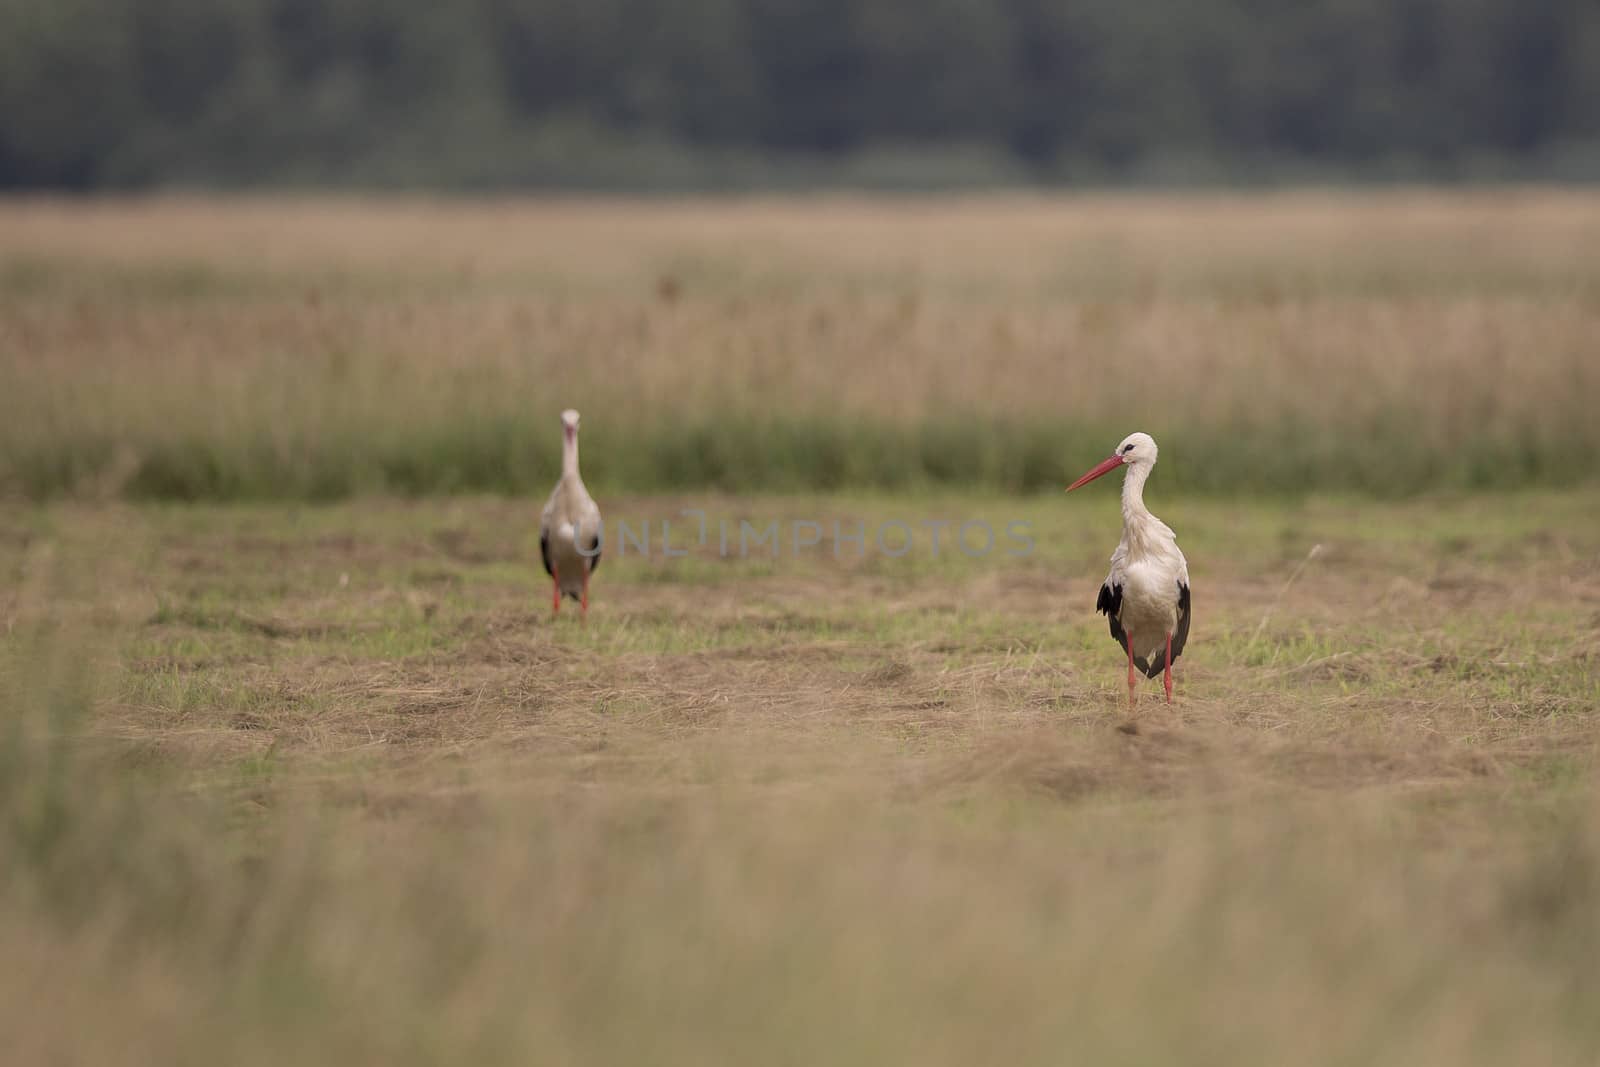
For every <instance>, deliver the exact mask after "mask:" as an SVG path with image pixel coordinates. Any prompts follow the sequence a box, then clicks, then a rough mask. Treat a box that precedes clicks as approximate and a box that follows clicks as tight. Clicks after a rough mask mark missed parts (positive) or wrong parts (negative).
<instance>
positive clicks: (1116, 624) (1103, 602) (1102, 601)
mask: <svg viewBox="0 0 1600 1067" xmlns="http://www.w3.org/2000/svg"><path fill="white" fill-rule="evenodd" d="M1094 610H1096V611H1098V612H1100V613H1101V614H1102V615H1104V616H1105V617H1106V621H1107V622H1109V623H1110V624H1111V636H1112V637H1113V638H1115V639H1116V642H1117V644H1119V645H1121V646H1122V651H1124V652H1126V651H1128V635H1127V634H1125V633H1123V632H1122V619H1121V618H1120V616H1121V615H1122V586H1120V585H1112V584H1111V583H1110V582H1107V583H1106V584H1105V585H1102V586H1101V587H1100V598H1099V599H1098V600H1096V601H1095V602H1094Z"/></svg>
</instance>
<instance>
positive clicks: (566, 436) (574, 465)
mask: <svg viewBox="0 0 1600 1067" xmlns="http://www.w3.org/2000/svg"><path fill="white" fill-rule="evenodd" d="M561 477H562V478H563V479H567V478H577V477H579V475H578V431H577V430H574V429H573V428H572V427H570V426H567V427H563V432H562V438H561Z"/></svg>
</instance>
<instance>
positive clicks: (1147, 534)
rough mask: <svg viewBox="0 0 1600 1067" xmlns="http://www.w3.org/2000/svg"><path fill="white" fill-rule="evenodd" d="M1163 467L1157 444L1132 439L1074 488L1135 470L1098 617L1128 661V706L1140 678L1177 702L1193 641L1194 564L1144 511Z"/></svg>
mask: <svg viewBox="0 0 1600 1067" xmlns="http://www.w3.org/2000/svg"><path fill="white" fill-rule="evenodd" d="M1155 465H1156V443H1155V440H1154V439H1153V438H1151V437H1150V435H1149V434H1144V433H1136V434H1130V435H1129V436H1128V437H1126V438H1124V439H1123V441H1122V443H1121V444H1119V445H1118V446H1117V450H1116V451H1115V452H1113V453H1112V454H1111V457H1110V458H1109V459H1107V460H1105V461H1104V462H1102V463H1101V464H1100V465H1099V466H1097V467H1095V468H1094V469H1092V470H1090V471H1089V472H1088V473H1087V474H1085V475H1084V476H1083V477H1082V478H1079V479H1078V480H1077V481H1076V482H1074V483H1073V484H1072V486H1071V488H1073V489H1076V488H1078V487H1079V486H1081V485H1085V484H1087V483H1088V482H1091V481H1093V480H1094V479H1096V478H1098V477H1100V476H1101V475H1103V474H1107V473H1109V472H1111V471H1113V470H1115V469H1117V468H1118V467H1127V469H1128V470H1127V473H1126V474H1125V475H1124V476H1123V479H1122V541H1121V542H1120V543H1119V544H1118V545H1117V550H1116V551H1115V552H1113V553H1112V554H1111V572H1110V573H1109V574H1107V575H1106V580H1105V583H1104V584H1103V585H1102V586H1101V587H1100V596H1099V599H1098V600H1097V601H1096V602H1095V610H1097V611H1100V612H1102V613H1103V614H1105V616H1106V618H1107V620H1108V623H1109V626H1110V629H1111V636H1112V637H1114V638H1116V640H1117V643H1118V644H1120V645H1121V646H1122V648H1123V651H1124V652H1126V653H1127V656H1128V700H1129V703H1130V704H1131V703H1132V701H1133V693H1134V685H1135V682H1136V679H1135V675H1134V672H1135V670H1136V669H1137V671H1138V672H1139V673H1141V674H1144V675H1145V676H1146V677H1149V678H1154V677H1155V676H1156V675H1157V674H1162V675H1163V676H1164V677H1163V683H1164V685H1165V687H1166V691H1167V700H1168V701H1169V702H1170V701H1171V700H1172V663H1173V661H1175V660H1176V659H1177V658H1178V656H1179V655H1181V654H1182V652H1183V648H1184V645H1185V644H1187V643H1188V639H1189V617H1190V609H1189V562H1188V560H1186V559H1184V558H1183V553H1182V552H1181V551H1179V549H1178V538H1177V535H1176V534H1174V533H1173V532H1172V528H1171V527H1169V526H1168V525H1167V524H1166V523H1164V522H1162V521H1161V520H1160V519H1158V518H1156V517H1155V516H1154V515H1152V514H1150V509H1149V508H1147V507H1145V505H1144V484H1145V482H1146V481H1147V480H1148V479H1149V477H1150V472H1151V470H1152V469H1154V467H1155Z"/></svg>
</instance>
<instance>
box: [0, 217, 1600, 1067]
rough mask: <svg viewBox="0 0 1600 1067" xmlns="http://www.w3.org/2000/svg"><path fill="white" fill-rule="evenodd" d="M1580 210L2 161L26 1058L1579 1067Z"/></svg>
mask: <svg viewBox="0 0 1600 1067" xmlns="http://www.w3.org/2000/svg"><path fill="white" fill-rule="evenodd" d="M1597 225H1600V198H1590V197H1586V196H1581V195H1577V194H1538V195H1534V194H1504V195H1496V196H1490V195H1474V196H1469V197H1453V196H1423V195H1422V194H1405V195H1398V194H1397V195H1392V196H1376V197H1372V198H1368V199H1363V198H1358V197H1344V196H1331V195H1330V196H1309V195H1302V196H1297V197H1279V198H1268V199H1266V200H1264V201H1261V202H1259V203H1257V202H1254V201H1250V200H1246V199H1242V198H1234V199H1215V200H1207V199H1197V200H1149V201H1138V200H1131V201H1120V200H1087V201H1085V200H1070V201H1045V202H1030V201H1018V200H1005V201H960V202H957V203H954V204H949V203H942V202H940V201H909V202H882V203H873V202H854V201H851V202H837V201H806V202H796V203H789V204H782V203H776V202H766V201H762V202H750V203H740V204H731V205H727V206H725V207H724V206H718V205H715V204H683V203H668V204H660V205H640V204H620V205H616V204H601V203H580V204H571V205H561V206H559V207H558V206H555V205H550V204H543V205H526V204H509V203H508V204H498V205H483V204H477V205H423V204H414V205H397V204H393V203H390V204H382V203H378V204H373V203H366V202H351V203H348V204H336V203H317V204H296V203H279V204H264V203H259V202H245V203H221V204H219V203H213V202H202V201H178V202H157V203H154V204H146V203H138V204H110V203H98V202H91V203H86V204H77V205H65V204H10V205H4V204H0V257H3V258H0V342H3V347H0V361H3V362H0V372H3V373H4V385H5V387H4V388H0V409H4V411H3V419H0V439H3V442H4V448H5V451H4V456H5V458H4V459H3V460H0V463H4V464H5V465H6V467H5V470H6V472H7V473H6V480H7V484H8V488H9V490H10V491H11V495H10V496H9V497H7V498H6V500H5V506H4V508H3V509H0V954H3V956H4V958H5V959H6V961H7V966H6V968H4V970H3V971H0V975H3V977H0V1061H3V1062H5V1063H19V1064H22V1063H49V1062H60V1063H130V1064H131V1063H174V1064H214V1063H229V1064H243V1065H249V1064H256V1063H260V1064H279V1063H283V1062H286V1061H293V1062H302V1063H330V1064H331V1063H341V1064H343V1063H352V1062H354V1063H385V1064H454V1063H483V1064H499V1063H505V1064H525V1063H530V1062H536V1063H541V1064H574V1065H577V1064H596V1063H617V1064H638V1063H651V1064H685V1065H687V1064H705V1063H827V1064H860V1065H863V1067H864V1065H869V1064H873V1065H875V1064H883V1063H916V1064H970V1063H974V1062H993V1063H1030V1064H1031V1063H1039V1064H1045V1063H1061V1062H1079V1061H1081V1062H1089V1063H1128V1064H1184V1065H1195V1064H1217V1065H1219V1067H1220V1065H1229V1067H1232V1065H1238V1064H1260V1065H1263V1067H1265V1065H1278V1064H1284V1063H1295V1064H1319V1065H1321V1064H1325V1065H1336V1064H1363V1065H1366V1064H1397V1065H1398V1064H1404V1065H1406V1067H1415V1065H1424V1067H1432V1065H1440V1067H1444V1065H1449V1067H1457V1065H1471V1064H1483V1065H1490V1064H1494V1065H1499V1064H1505V1063H1517V1064H1552V1065H1554V1064H1573V1065H1578V1064H1589V1063H1593V1062H1595V1061H1596V1059H1597V1058H1600V1017H1597V1016H1596V1014H1595V1012H1594V1011H1593V1005H1594V1003H1595V998H1596V995H1597V993H1600V975H1597V972H1596V966H1595V962H1594V961H1595V960H1596V959H1597V958H1600V908H1597V907H1596V901H1597V900H1600V807H1597V805H1596V800H1597V798H1596V795H1595V793H1594V790H1593V784H1594V769H1595V764H1594V761H1595V756H1596V752H1597V744H1600V717H1597V711H1600V677H1597V675H1596V671H1595V665H1596V662H1597V657H1600V562H1597V560H1600V487H1597V486H1596V485H1595V483H1594V480H1593V475H1592V469H1593V468H1592V461H1593V457H1594V455H1595V452H1596V447H1597V443H1600V430H1596V429H1594V428H1593V427H1592V426H1591V425H1590V423H1589V421H1588V420H1587V410H1588V408H1589V407H1590V406H1592V403H1591V402H1592V399H1593V397H1594V396H1595V395H1596V393H1595V391H1594V385H1595V384H1596V381H1595V377H1594V375H1595V374H1596V373H1597V372H1596V370H1595V369H1594V368H1593V366H1592V363H1593V360H1592V357H1593V355H1594V342H1593V337H1595V336H1600V334H1596V333H1595V332H1594V330H1593V327H1594V326H1595V325H1596V322H1595V320H1596V319H1597V318H1600V288H1597V279H1600V254H1597V253H1596V252H1595V251H1594V249H1595V245H1594V244H1593V241H1592V238H1593V237H1594V236H1595V235H1596V227H1597ZM1096 239H1098V240H1099V241H1100V242H1101V243H1100V244H1098V245H1096V244H1094V241H1095V240H1096ZM1063 250H1069V251H1066V252H1064V251H1063ZM852 309H853V310H852ZM902 319H903V320H904V321H902ZM896 322H901V323H902V324H901V325H900V326H896V327H894V328H890V325H891V324H893V323H896ZM907 323H909V325H907ZM563 352H581V353H583V354H585V356H587V357H588V358H587V359H586V360H585V361H583V362H581V363H577V364H573V363H567V362H563V361H560V360H559V359H557V358H556V357H557V356H559V355H560V354H561V353H563ZM1147 358H1148V359H1151V360H1155V361H1156V366H1157V367H1158V368H1159V369H1160V371H1161V374H1162V375H1165V376H1166V377H1167V378H1168V379H1170V380H1171V381H1174V382H1177V383H1179V385H1180V388H1178V389H1176V390H1175V391H1174V393H1173V394H1171V395H1162V394H1151V393H1148V392H1137V391H1135V390H1134V388H1133V386H1132V385H1130V383H1129V382H1128V381H1127V380H1126V379H1125V378H1119V377H1117V372H1118V371H1119V370H1121V369H1124V368H1125V367H1127V366H1128V365H1130V364H1131V363H1132V362H1133V361H1134V360H1135V359H1140V360H1143V359H1147ZM1102 371H1103V372H1104V373H1101V372H1102ZM1090 372H1093V373H1090ZM1584 390H1588V392H1587V393H1585V392H1584ZM568 394H577V395H576V396H575V397H571V398H570V399H569V397H568ZM557 396H560V397H561V398H560V399H557ZM569 402H575V403H576V404H577V405H578V406H580V407H582V408H583V409H584V426H585V445H584V461H585V466H586V470H588V469H591V468H592V471H593V476H592V478H591V482H592V483H594V484H595V485H597V486H604V487H605V488H604V492H602V493H600V494H598V495H600V502H601V505H602V507H603V508H604V509H605V511H606V515H607V518H608V521H609V522H610V523H611V524H613V525H612V530H613V531H615V529H616V526H615V524H617V523H619V522H623V521H625V522H627V523H629V524H630V526H631V527H632V528H633V529H635V530H638V529H641V528H643V527H646V526H648V527H649V528H650V529H651V530H652V531H653V539H652V542H651V548H650V551H649V552H648V553H644V552H640V551H638V550H637V549H635V548H632V547H631V546H630V547H626V548H625V547H624V546H622V545H621V544H620V543H617V542H616V541H614V540H613V541H612V542H608V546H609V547H608V550H607V555H606V557H605V561H604V563H603V565H602V567H601V569H600V571H599V573H598V574H597V576H596V578H595V582H594V591H595V600H594V606H593V609H592V611H591V616H590V619H589V622H588V625H587V626H582V625H580V624H579V621H578V619H577V618H576V616H575V613H574V612H573V611H572V610H571V609H570V607H569V608H568V609H566V610H564V611H563V615H562V617H561V618H559V619H556V620H552V619H551V618H550V616H549V603H548V599H547V598H548V592H549V590H548V586H547V585H546V584H545V576H544V574H543V572H542V570H541V569H540V568H539V566H538V562H537V545H536V537H537V535H536V531H535V526H536V522H537V513H538V509H539V506H540V504H541V502H542V495H543V491H544V489H545V488H546V486H547V485H548V483H549V481H550V479H551V478H552V477H553V474H554V470H553V468H554V464H553V462H552V455H553V451H554V450H553V447H552V446H553V445H554V443H555V442H553V441H551V440H550V438H551V437H553V436H554V434H553V432H552V431H553V430H554V428H555V426H556V423H555V413H556V411H558V410H559V408H560V407H561V406H563V405H564V404H566V403H569ZM769 416H771V417H772V418H773V420H774V424H775V425H776V426H777V427H779V428H778V429H777V430H774V429H773V428H772V425H769V424H768V422H767V421H766V420H767V418H768V417H769ZM1274 427H1276V428H1274ZM1134 428H1144V429H1149V430H1152V431H1153V432H1156V433H1157V436H1158V438H1159V439H1160V441H1161V443H1162V446H1163V452H1162V460H1161V464H1160V465H1159V466H1158V467H1157V469H1156V472H1155V475H1154V477H1153V479H1152V482H1151V485H1150V488H1149V491H1148V500H1149V503H1150V504H1151V506H1152V508H1153V510H1154V511H1155V512H1156V513H1157V514H1159V515H1160V516H1161V517H1162V518H1163V519H1164V520H1166V521H1167V522H1168V523H1170V524H1171V525H1172V526H1173V527H1174V528H1175V529H1176V530H1177V531H1178V533H1179V537H1180V542H1181V544H1182V546H1183V547H1184V549H1185V551H1186V553H1187V554H1188V558H1189V562H1190V570H1191V574H1192V578H1193V582H1194V590H1195V592H1194V611H1195V616H1196V618H1195V623H1194V630H1193V635H1192V637H1191V642H1190V646H1189V650H1188V652H1187V654H1186V656H1185V657H1184V659H1183V660H1182V661H1181V663H1180V665H1179V669H1178V672H1177V695H1178V703H1177V704H1176V705H1175V706H1173V707H1171V708H1169V707H1167V706H1166V705H1164V704H1162V703H1161V701H1160V699H1159V693H1160V689H1159V686H1158V685H1157V684H1155V683H1149V684H1147V685H1146V686H1145V688H1144V690H1143V700H1142V701H1141V703H1140V705H1139V707H1138V708H1137V710H1136V711H1135V713H1134V714H1133V715H1132V716H1131V717H1130V715H1129V713H1128V710H1127V708H1126V704H1125V694H1126V690H1125V687H1124V684H1123V661H1122V659H1121V652H1120V650H1119V649H1117V647H1116V646H1115V645H1114V644H1113V643H1112V642H1111V640H1110V638H1109V637H1108V636H1107V634H1106V632H1105V628H1104V621H1103V620H1102V619H1101V618H1100V617H1099V616H1096V615H1094V614H1093V610H1092V606H1093V603H1094V599H1095V592H1096V588H1097V586H1098V583H1099V581H1100V580H1101V578H1102V577H1103V574H1104V568H1105V563H1106V558H1107V556H1108V555H1109V553H1110V550H1111V548H1112V546H1113V545H1114V544H1115V542H1116V537H1117V524H1118V521H1119V515H1118V512H1117V507H1116V503H1115V495H1116V493H1115V488H1114V487H1113V486H1112V485H1110V484H1106V483H1102V484H1098V485H1096V486H1093V487H1090V488H1088V489H1085V490H1084V491H1082V492H1080V493H1075V494H1073V495H1072V496H1071V497H1066V496H1064V495H1062V494H1061V493H1059V492H1055V491H1052V492H1038V493H1033V492H1028V491H1026V490H1028V489H1030V488H1041V489H1045V488H1049V489H1059V487H1060V484H1061V480H1060V478H1058V477H1057V476H1058V475H1060V476H1062V477H1070V476H1071V475H1075V474H1077V473H1079V472H1080V471H1081V470H1082V469H1083V468H1084V467H1087V466H1088V465H1089V464H1090V463H1091V462H1092V461H1094V460H1096V459H1098V458H1099V457H1100V456H1102V455H1104V454H1105V452H1106V451H1107V450H1108V449H1109V447H1110V446H1111V445H1113V444H1114V443H1115V442H1116V440H1117V439H1118V438H1120V437H1121V436H1122V435H1123V434H1124V433H1126V432H1127V431H1128V430H1131V429H1134ZM1273 434H1281V435H1282V436H1279V437H1273V436H1272V435H1273ZM475 435H477V436H475ZM995 435H997V436H995ZM473 442H476V443H473ZM1274 442H1276V443H1274ZM1464 442H1465V443H1469V444H1471V445H1472V448H1469V449H1468V453H1469V457H1470V460H1469V461H1464V460H1462V459H1461V458H1460V455H1459V451H1460V446H1461V445H1462V444H1463V443H1464ZM861 448H865V449H866V454H865V455H861V454H859V452H858V451H857V449H861ZM972 448H977V449H978V450H979V453H980V454H979V456H978V458H971V456H970V455H969V453H970V451H971V449H972ZM817 449H821V452H822V454H823V456H824V457H826V456H829V455H831V456H832V457H833V458H832V459H819V458H818V454H817V451H816V450H817ZM830 449H831V450H832V451H831V452H830V451H829V450H830ZM896 449H900V451H898V452H897V451H896ZM1472 449H1476V451H1473V450H1472ZM707 456H710V457H712V458H710V459H708V458H706V457H707ZM1029 456H1034V457H1035V458H1034V459H1033V460H1032V461H1031V462H1032V463H1033V466H1031V467H1028V468H1027V473H1025V474H1024V473H1018V472H1017V471H1015V470H1014V469H1013V468H1012V464H1014V463H1017V462H1023V463H1027V462H1030V460H1029V459H1028V457H1029ZM663 457H665V458H663ZM717 457H720V458H717ZM952 457H958V458H952ZM959 457H967V458H959ZM769 462H770V463H771V464H772V465H773V471H772V477H771V479H770V484H768V483H767V481H766V480H764V475H763V473H762V472H763V469H764V468H763V466H762V465H763V464H766V463H769ZM1463 463H1465V464H1466V465H1463ZM397 472H409V473H408V474H406V475H405V476H401V475H400V474H397ZM896 472H898V473H896ZM1052 479H1055V480H1054V481H1052ZM1519 479H1522V480H1526V481H1528V482H1531V483H1532V485H1531V486H1524V487H1520V488H1510V486H1511V484H1512V483H1513V482H1515V481H1517V480H1519ZM1474 485H1477V486H1479V488H1470V487H1471V486H1474ZM676 486H691V487H692V488H690V489H681V488H674V487H676ZM752 486H753V487H754V488H748V487H752ZM1483 486H1489V487H1488V488H1485V487H1483ZM1230 488H1231V490H1232V491H1226V490H1229V489H1230ZM484 489H493V490H507V491H508V492H500V493H485V492H480V491H478V490H484ZM734 490H738V491H734ZM1262 490H1266V491H1264V492H1263V491H1262ZM1284 490H1290V491H1284ZM399 491H404V492H399ZM685 511H691V512H700V513H703V514H704V515H705V516H706V519H707V525H708V530H709V536H708V537H707V539H706V542H705V543H704V544H700V543H698V538H697V537H696V536H695V533H696V526H697V520H696V519H695V518H693V517H689V516H686V515H685V514H684V513H685ZM741 521H743V522H748V523H750V524H751V525H752V527H755V528H759V529H762V530H764V529H765V528H766V526H767V524H769V523H777V524H778V529H779V530H780V531H781V536H782V541H783V543H782V544H781V546H780V547H779V548H778V550H776V551H774V550H772V549H771V548H770V547H768V546H766V545H765V544H763V545H761V546H758V547H753V548H751V549H750V550H748V551H745V552H743V553H741V552H740V551H739V550H738V547H737V533H736V532H735V533H734V534H733V543H732V544H731V545H730V549H729V551H728V552H727V553H723V552H722V551H720V549H719V546H718V544H717V540H718V536H717V530H718V528H719V526H723V525H726V526H727V527H729V528H731V529H733V530H735V531H736V530H737V528H738V526H739V523H740V522H741ZM897 522H898V523H905V524H907V525H908V526H909V527H910V528H911V529H912V531H913V533H914V542H913V543H912V545H911V546H910V550H909V551H906V552H905V553H904V554H899V555H896V554H893V553H894V552H897V551H898V547H899V543H898V538H897V537H896V538H892V539H890V540H891V541H892V543H893V548H892V550H891V551H884V550H883V548H881V547H880V546H879V544H878V541H877V537H876V536H875V533H876V532H877V531H882V530H885V529H887V528H889V527H890V526H891V525H892V524H894V523H897ZM933 522H947V523H949V524H950V525H948V526H945V527H943V528H942V529H943V536H944V538H945V540H944V541H943V543H942V545H941V547H940V549H939V550H938V551H937V552H936V551H935V548H934V545H933V531H932V530H931V529H930V528H929V527H928V526H927V525H926V524H928V523H933ZM964 522H969V523H973V524H983V525H985V526H987V527H988V528H990V529H994V530H996V531H1001V537H1000V539H999V540H998V542H997V545H996V547H995V548H994V549H993V550H991V551H989V552H987V553H978V552H972V551H962V550H961V549H960V548H959V547H957V546H954V545H953V544H952V543H951V541H950V539H949V538H950V537H951V531H954V530H956V529H957V528H958V527H959V526H960V524H961V523H964ZM664 523H670V524H671V535H670V541H669V542H668V543H669V544H670V545H672V546H674V551H675V552H682V553H683V554H681V555H677V554H674V555H671V556H669V555H668V554H667V553H666V552H665V551H664V547H665V546H664V545H663V543H662V540H661V531H662V526H663V524H664ZM797 523H802V524H803V523H815V524H816V525H815V528H814V531H813V528H811V527H804V529H805V530H806V531H807V532H808V533H809V532H815V533H817V534H818V537H817V542H818V543H816V544H814V545H808V546H802V547H801V548H799V549H796V547H795V544H794V537H793V535H794V532H795V531H796V529H797V526H796V524H797ZM835 524H838V528H839V529H840V530H843V531H846V532H849V531H853V530H856V529H863V530H866V531H867V532H868V537H867V541H866V543H865V544H864V545H862V546H859V547H858V546H857V545H856V544H855V543H854V542H851V541H847V540H835V537H834V530H835ZM1008 530H1014V531H1017V532H1018V533H1019V534H1020V535H1022V536H1023V537H1025V538H1026V540H1027V542H1028V545H1029V547H1028V549H1027V551H1021V550H1020V546H1019V542H1018V541H1016V540H1015V539H1008V538H1007V536H1006V533H1005V532H1006V531H1008ZM613 537H615V533H613ZM969 544H970V542H969Z"/></svg>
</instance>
